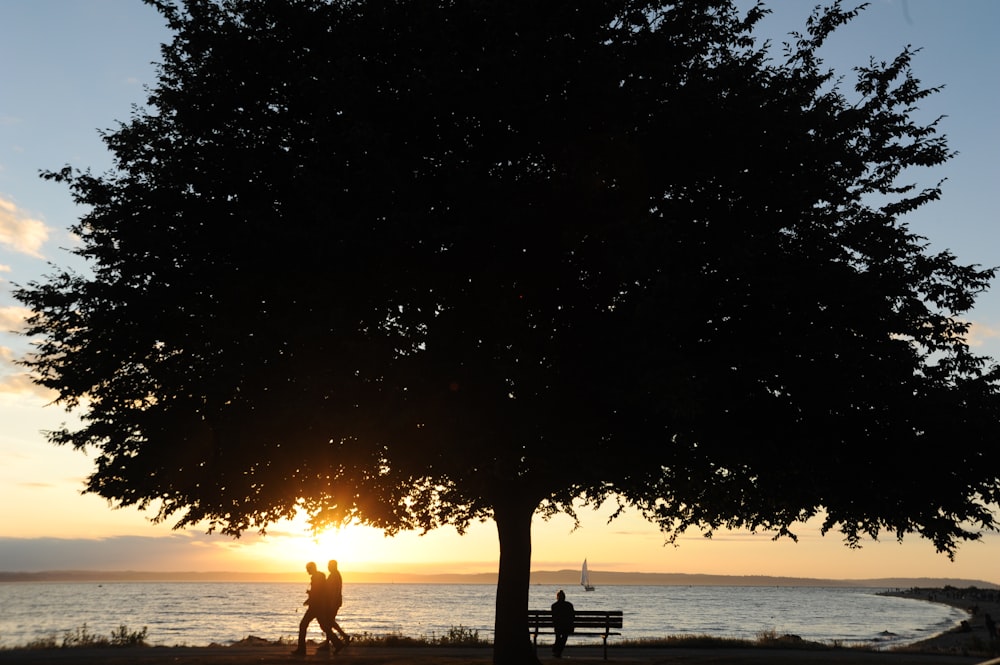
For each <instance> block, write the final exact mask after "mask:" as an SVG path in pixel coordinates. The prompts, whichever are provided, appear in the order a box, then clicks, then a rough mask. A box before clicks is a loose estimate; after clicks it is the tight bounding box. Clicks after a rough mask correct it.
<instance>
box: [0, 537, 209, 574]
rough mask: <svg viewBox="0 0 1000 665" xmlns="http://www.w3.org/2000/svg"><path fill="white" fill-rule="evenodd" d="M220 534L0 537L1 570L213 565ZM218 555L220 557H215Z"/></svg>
mask: <svg viewBox="0 0 1000 665" xmlns="http://www.w3.org/2000/svg"><path fill="white" fill-rule="evenodd" d="M227 544H229V542H228V539H227V538H226V537H225V536H208V535H205V534H193V533H179V534H171V535H169V536H156V537H149V536H114V537H110V538H99V539H89V538H10V537H0V561H2V562H3V563H2V564H0V566H2V570H3V571H4V572H40V571H48V570H106V571H108V570H143V571H178V570H179V571H185V570H218V569H219V568H220V564H221V565H222V567H225V564H226V563H227V562H226V560H225V557H224V556H221V557H220V554H221V553H222V552H223V551H224V550H223V548H224V546H225V545H227ZM220 559H221V560H220Z"/></svg>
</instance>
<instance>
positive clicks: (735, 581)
mask: <svg viewBox="0 0 1000 665" xmlns="http://www.w3.org/2000/svg"><path fill="white" fill-rule="evenodd" d="M302 575H303V574H302V573H301V572H288V573H241V572H226V571H209V572H193V571H174V572H160V571H132V570H118V571H102V570H49V571H29V572H25V571H0V582H301V581H302ZM344 576H345V578H346V580H347V581H348V582H349V583H350V582H354V583H366V584H490V585H495V584H496V583H497V576H496V573H463V574H453V573H439V574H424V573H381V572H379V573H371V572H355V571H350V570H348V569H344ZM579 577H580V572H579V571H578V570H556V571H535V572H533V573H532V574H531V584H533V585H535V584H553V585H564V586H573V585H575V584H577V583H578V582H579ZM591 579H592V580H593V581H594V583H595V584H597V585H598V586H600V585H606V586H628V585H644V586H809V587H846V588H852V587H853V588H858V587H864V588H881V589H910V588H915V587H918V588H944V587H955V588H959V589H965V588H969V587H977V588H980V589H1000V585H997V584H995V583H993V582H987V581H984V580H969V579H959V578H930V577H920V578H873V579H853V580H843V579H839V580H838V579H824V578H811V577H773V576H767V575H704V574H692V573H638V572H635V573H621V572H608V571H599V570H592V571H591Z"/></svg>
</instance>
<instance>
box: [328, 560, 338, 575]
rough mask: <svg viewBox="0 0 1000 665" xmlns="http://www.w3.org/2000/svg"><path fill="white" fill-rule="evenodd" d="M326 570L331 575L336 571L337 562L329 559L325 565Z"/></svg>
mask: <svg viewBox="0 0 1000 665" xmlns="http://www.w3.org/2000/svg"><path fill="white" fill-rule="evenodd" d="M326 567H327V569H328V570H329V571H330V572H331V573H332V572H334V571H335V570H337V560H336V559H330V562H329V563H327V564H326Z"/></svg>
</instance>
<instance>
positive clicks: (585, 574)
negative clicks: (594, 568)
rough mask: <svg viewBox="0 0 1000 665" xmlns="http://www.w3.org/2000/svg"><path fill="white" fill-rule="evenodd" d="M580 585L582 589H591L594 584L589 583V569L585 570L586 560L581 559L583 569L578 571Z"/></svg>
mask: <svg viewBox="0 0 1000 665" xmlns="http://www.w3.org/2000/svg"><path fill="white" fill-rule="evenodd" d="M580 586H582V587H583V590H584V591H593V590H594V585H593V584H591V583H590V571H588V570H587V560H586V559H584V560H583V569H582V570H581V571H580Z"/></svg>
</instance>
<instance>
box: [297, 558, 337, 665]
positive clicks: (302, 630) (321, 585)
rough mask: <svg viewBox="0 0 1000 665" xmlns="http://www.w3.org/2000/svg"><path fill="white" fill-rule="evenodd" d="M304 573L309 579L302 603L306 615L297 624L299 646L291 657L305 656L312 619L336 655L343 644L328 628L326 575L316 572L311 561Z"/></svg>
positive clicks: (314, 565)
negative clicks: (304, 606)
mask: <svg viewBox="0 0 1000 665" xmlns="http://www.w3.org/2000/svg"><path fill="white" fill-rule="evenodd" d="M306 572H307V573H309V579H310V582H309V589H308V591H307V592H306V600H305V602H304V603H302V604H303V605H306V613H305V614H304V615H303V616H302V621H300V622H299V645H298V648H296V649H295V651H293V652H292V655H293V656H304V655H306V631H308V630H309V624H311V623H312V622H313V619H315V620H316V621H317V622H318V623H319V627H320V629H321V630H322V631H323V633H325V634H326V638H327V640H329V642H330V644H332V645H333V652H334V653H337V652H338V651H340V650H341V649H343V648H344V643H343V642H342V641H341V640H340V638H338V637H337V636H336V635H334V634H333V629H332V628H330V623H329V621H327V616H328V610H327V608H328V607H329V597H328V594H327V588H326V575H324V574H323V573H321V572H320V571H319V570H317V569H316V564H315V563H313V562H312V561H310V562H309V563H307V564H306Z"/></svg>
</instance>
